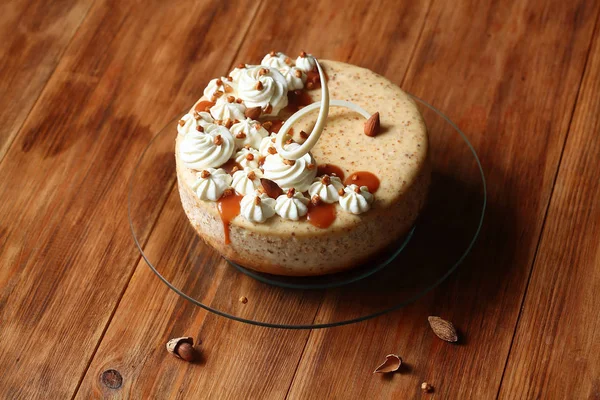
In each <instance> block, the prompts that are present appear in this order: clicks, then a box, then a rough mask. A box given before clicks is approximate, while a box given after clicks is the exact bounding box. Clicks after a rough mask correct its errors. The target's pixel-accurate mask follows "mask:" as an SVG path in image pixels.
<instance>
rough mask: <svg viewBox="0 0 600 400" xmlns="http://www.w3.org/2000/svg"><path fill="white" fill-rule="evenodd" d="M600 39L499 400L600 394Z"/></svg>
mask: <svg viewBox="0 0 600 400" xmlns="http://www.w3.org/2000/svg"><path fill="white" fill-rule="evenodd" d="M596 30H597V29H596ZM594 43H595V44H594V46H593V48H592V51H591V53H590V58H589V61H588V63H587V64H588V65H587V68H586V75H585V78H584V80H583V84H582V85H581V93H580V96H579V100H578V102H577V108H576V110H575V115H574V117H573V123H572V124H571V129H570V131H569V136H568V139H567V144H566V147H565V151H564V155H563V162H562V163H561V167H560V172H559V174H558V178H557V181H556V186H555V189H554V194H553V197H552V202H551V203H550V208H549V211H548V217H547V219H546V226H545V229H544V234H543V237H542V241H541V244H540V248H539V254H538V257H537V258H536V262H535V264H534V269H533V273H532V275H531V280H530V282H531V283H530V285H529V287H528V289H527V297H526V300H525V303H524V305H523V311H522V315H521V318H520V321H519V326H518V329H517V333H516V337H515V340H514V344H513V350H512V352H511V354H510V358H509V362H508V365H507V369H506V376H505V378H504V381H503V385H502V390H501V392H500V398H507V399H512V398H542V399H543V398H557V399H558V398H563V399H566V398H570V399H596V398H600V318H598V310H599V309H600V298H599V297H598V293H599V292H600V268H599V266H600V245H599V241H598V238H599V237H600V207H599V206H598V205H599V204H600V181H599V180H598V169H597V167H598V160H600V136H598V133H599V132H600V98H599V97H598V91H599V90H600V40H598V36H597V35H596V37H595V40H594Z"/></svg>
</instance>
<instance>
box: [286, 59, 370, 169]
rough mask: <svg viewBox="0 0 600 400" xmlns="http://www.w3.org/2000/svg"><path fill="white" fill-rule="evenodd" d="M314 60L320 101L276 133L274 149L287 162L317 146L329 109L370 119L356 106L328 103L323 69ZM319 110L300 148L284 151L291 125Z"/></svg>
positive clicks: (336, 102)
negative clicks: (317, 73)
mask: <svg viewBox="0 0 600 400" xmlns="http://www.w3.org/2000/svg"><path fill="white" fill-rule="evenodd" d="M314 60H315V64H316V65H317V69H318V70H319V79H320V80H321V101H320V102H316V103H312V104H310V105H308V106H306V107H304V108H302V109H301V110H299V111H297V112H295V113H294V114H292V115H291V116H290V117H289V118H288V120H287V121H285V123H284V124H283V126H282V127H281V129H280V130H279V133H277V136H276V139H275V148H276V149H277V152H278V153H279V154H280V155H281V157H283V158H285V159H288V160H298V159H299V158H301V157H302V156H304V155H305V154H308V152H309V151H310V150H311V149H312V148H313V147H314V146H315V144H317V141H318V140H319V138H320V137H321V133H322V132H323V128H325V123H326V122H327V116H328V115H329V107H330V105H331V106H334V107H346V108H349V109H351V110H352V111H355V112H357V113H359V114H360V115H362V116H363V117H365V118H367V119H368V118H370V117H371V114H370V113H369V112H368V111H366V110H364V109H363V108H361V107H359V106H357V105H356V104H354V103H351V102H349V101H343V100H331V102H330V101H329V89H328V88H327V82H325V74H324V73H323V69H322V68H321V64H319V62H318V61H317V59H314ZM317 108H318V109H319V116H318V117H317V122H316V123H315V126H314V128H313V130H312V131H311V133H310V134H309V136H308V139H306V141H305V142H304V143H302V145H301V146H298V147H294V148H289V149H287V150H286V149H284V148H283V144H284V142H285V140H286V135H287V133H288V132H289V130H290V129H291V127H292V125H293V124H294V123H296V122H297V121H298V120H299V119H300V118H302V117H303V116H305V115H306V114H308V113H310V112H311V111H313V110H316V109H317Z"/></svg>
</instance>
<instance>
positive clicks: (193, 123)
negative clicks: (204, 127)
mask: <svg viewBox="0 0 600 400" xmlns="http://www.w3.org/2000/svg"><path fill="white" fill-rule="evenodd" d="M205 114H206V113H205ZM198 125H199V124H198V121H197V120H196V118H194V116H193V115H192V114H185V115H184V116H183V117H181V119H180V120H179V121H178V122H177V133H179V134H180V135H186V134H187V133H189V132H191V131H196V130H198Z"/></svg>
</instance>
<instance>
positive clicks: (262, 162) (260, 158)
mask: <svg viewBox="0 0 600 400" xmlns="http://www.w3.org/2000/svg"><path fill="white" fill-rule="evenodd" d="M266 159H267V157H265V156H258V165H263V164H264V163H265V160H266Z"/></svg>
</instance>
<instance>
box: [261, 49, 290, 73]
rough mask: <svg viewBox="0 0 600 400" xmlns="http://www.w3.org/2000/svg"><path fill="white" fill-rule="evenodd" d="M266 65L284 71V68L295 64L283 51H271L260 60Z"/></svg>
mask: <svg viewBox="0 0 600 400" xmlns="http://www.w3.org/2000/svg"><path fill="white" fill-rule="evenodd" d="M260 65H264V66H265V67H270V68H277V69H278V70H279V71H280V72H282V73H283V69H285V68H288V67H290V66H293V65H294V61H293V60H292V59H291V58H289V57H288V56H287V55H285V54H283V53H282V52H274V51H272V52H270V53H269V54H267V55H266V56H264V58H263V59H262V61H261V62H260Z"/></svg>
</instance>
